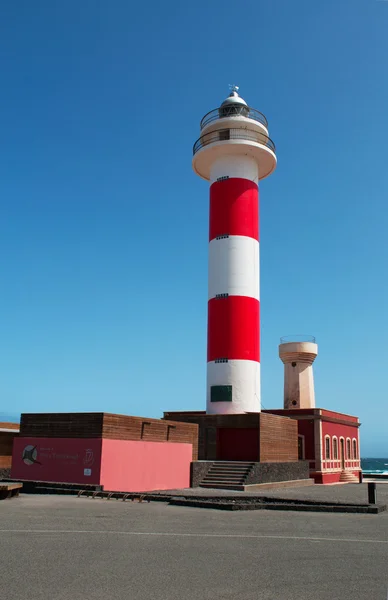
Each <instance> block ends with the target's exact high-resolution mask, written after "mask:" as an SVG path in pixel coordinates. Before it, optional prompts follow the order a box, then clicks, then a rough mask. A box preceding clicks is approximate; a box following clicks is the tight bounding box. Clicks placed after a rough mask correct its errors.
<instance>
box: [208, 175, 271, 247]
mask: <svg viewBox="0 0 388 600" xmlns="http://www.w3.org/2000/svg"><path fill="white" fill-rule="evenodd" d="M220 235H244V236H247V237H251V238H254V239H255V240H258V239H259V188H258V186H257V184H256V183H254V182H253V181H250V180H249V179H240V178H237V177H236V178H234V177H231V178H230V179H224V180H222V181H216V182H214V183H213V184H212V185H211V187H210V218H209V241H211V240H213V239H214V238H216V237H218V236H220Z"/></svg>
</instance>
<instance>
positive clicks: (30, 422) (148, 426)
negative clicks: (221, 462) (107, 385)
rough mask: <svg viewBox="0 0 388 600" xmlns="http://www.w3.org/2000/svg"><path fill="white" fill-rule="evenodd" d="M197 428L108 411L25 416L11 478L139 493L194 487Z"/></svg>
mask: <svg viewBox="0 0 388 600" xmlns="http://www.w3.org/2000/svg"><path fill="white" fill-rule="evenodd" d="M197 455H198V426H197V425H195V424H191V423H172V422H170V421H165V420H161V419H148V418H142V417H131V416H126V415H113V414H109V413H52V414H49V413H42V414H39V413H38V414H22V416H21V424H20V436H19V437H17V438H15V441H14V444H13V457H12V470H11V477H12V478H13V479H18V480H21V481H44V482H55V483H79V484H84V485H85V484H88V485H95V486H102V487H103V488H104V489H105V490H109V491H122V492H138V491H142V492H143V491H151V490H163V489H171V488H185V487H189V486H190V467H191V463H192V461H193V460H194V461H195V460H197Z"/></svg>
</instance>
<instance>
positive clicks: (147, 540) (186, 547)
mask: <svg viewBox="0 0 388 600" xmlns="http://www.w3.org/2000/svg"><path fill="white" fill-rule="evenodd" d="M348 487H350V486H348ZM387 565H388V513H382V514H381V515H348V514H345V515H344V514H328V513H324V514H319V513H293V512H279V513H278V512H271V511H257V512H256V511H254V512H249V511H248V512H242V513H240V512H237V513H230V512H223V511H217V510H211V511H210V510H201V509H196V508H186V507H171V506H168V505H165V504H162V503H150V504H148V503H143V504H135V503H132V502H125V503H124V502H122V501H116V500H110V501H106V500H92V499H86V498H84V499H82V498H75V497H64V496H32V495H22V496H21V497H20V498H19V499H14V500H5V501H3V502H1V503H0V581H1V598H4V599H6V598H8V599H9V600H27V599H28V600H31V599H33V600H81V599H82V600H102V599H104V600H107V599H108V600H110V599H117V600H124V599H125V600H128V599H130V600H178V599H179V600H232V599H233V600H235V599H236V600H237V599H238V600H296V599H297V600H307V599H308V600H336V599H341V600H355V599H365V600H366V599H368V600H371V599H373V600H379V599H380V598H381V599H382V600H387V579H388V569H387Z"/></svg>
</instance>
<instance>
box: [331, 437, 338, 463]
mask: <svg viewBox="0 0 388 600" xmlns="http://www.w3.org/2000/svg"><path fill="white" fill-rule="evenodd" d="M334 440H335V441H336V442H337V452H336V453H335V452H334ZM331 443H332V454H333V462H336V461H338V437H337V436H336V435H333V437H332V438H331ZM335 454H337V456H335Z"/></svg>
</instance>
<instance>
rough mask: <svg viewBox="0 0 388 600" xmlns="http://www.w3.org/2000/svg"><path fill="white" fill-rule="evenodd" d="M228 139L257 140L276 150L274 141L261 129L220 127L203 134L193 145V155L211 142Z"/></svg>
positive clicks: (258, 142)
mask: <svg viewBox="0 0 388 600" xmlns="http://www.w3.org/2000/svg"><path fill="white" fill-rule="evenodd" d="M228 140H248V141H250V142H256V143H257V144H261V145H262V146H266V147H267V148H269V149H270V150H272V151H273V152H275V144H274V143H273V141H272V140H271V139H270V138H269V137H268V136H267V135H265V134H264V133H261V132H260V131H253V130H251V129H218V130H217V131H211V132H210V133H205V135H203V136H201V137H200V138H199V139H198V140H197V141H196V142H195V144H194V146H193V155H194V154H196V153H197V152H198V150H201V149H202V148H204V147H205V146H208V145H209V144H214V143H215V142H225V141H228Z"/></svg>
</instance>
